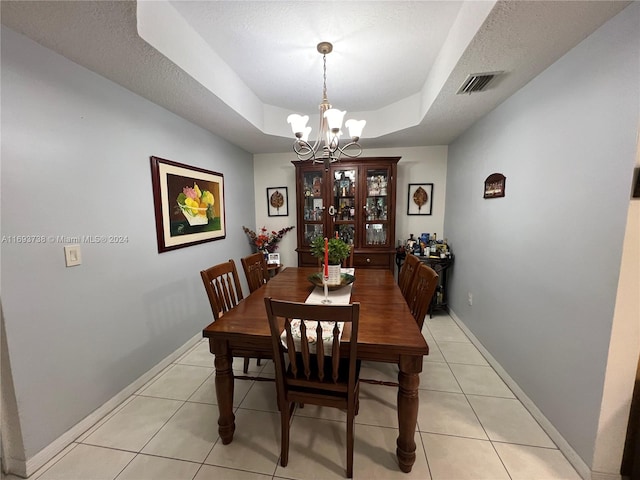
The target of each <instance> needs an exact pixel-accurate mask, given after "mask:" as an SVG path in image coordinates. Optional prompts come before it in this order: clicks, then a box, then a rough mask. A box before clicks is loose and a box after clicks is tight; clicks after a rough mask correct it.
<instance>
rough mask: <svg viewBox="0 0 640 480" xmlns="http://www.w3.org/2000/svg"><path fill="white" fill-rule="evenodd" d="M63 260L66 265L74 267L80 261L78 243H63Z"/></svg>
mask: <svg viewBox="0 0 640 480" xmlns="http://www.w3.org/2000/svg"><path fill="white" fill-rule="evenodd" d="M64 260H65V262H66V264H67V267H75V266H76V265H80V264H81V263H82V255H81V254H80V245H65V246H64Z"/></svg>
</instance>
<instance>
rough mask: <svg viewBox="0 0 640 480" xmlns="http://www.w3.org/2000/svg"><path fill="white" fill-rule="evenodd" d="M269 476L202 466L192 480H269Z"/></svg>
mask: <svg viewBox="0 0 640 480" xmlns="http://www.w3.org/2000/svg"><path fill="white" fill-rule="evenodd" d="M271 478H272V477H271V475H262V474H260V473H252V472H246V471H244V470H234V469H231V468H223V467H214V466H213V465H203V466H202V468H201V469H200V471H199V472H198V474H197V475H196V477H195V478H194V479H193V480H271Z"/></svg>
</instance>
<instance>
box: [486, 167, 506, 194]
mask: <svg viewBox="0 0 640 480" xmlns="http://www.w3.org/2000/svg"><path fill="white" fill-rule="evenodd" d="M506 181H507V177H505V176H504V175H502V174H501V173H492V174H491V175H489V176H488V177H487V179H486V180H485V181H484V198H498V197H504V184H505V182H506Z"/></svg>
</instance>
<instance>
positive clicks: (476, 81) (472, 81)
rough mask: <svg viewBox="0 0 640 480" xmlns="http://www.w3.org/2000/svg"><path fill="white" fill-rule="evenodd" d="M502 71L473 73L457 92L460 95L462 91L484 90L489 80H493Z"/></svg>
mask: <svg viewBox="0 0 640 480" xmlns="http://www.w3.org/2000/svg"><path fill="white" fill-rule="evenodd" d="M501 73H502V72H490V73H473V74H471V75H469V76H468V77H467V79H466V80H465V81H464V83H463V84H462V86H461V87H460V88H459V89H458V92H457V93H458V95H460V94H462V93H475V92H482V91H484V89H485V88H486V87H487V85H488V84H489V82H491V80H493V78H494V77H495V76H496V75H499V74H501Z"/></svg>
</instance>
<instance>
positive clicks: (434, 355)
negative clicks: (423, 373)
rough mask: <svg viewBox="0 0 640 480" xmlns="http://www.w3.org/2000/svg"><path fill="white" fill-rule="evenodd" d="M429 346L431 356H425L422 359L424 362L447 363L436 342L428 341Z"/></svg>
mask: <svg viewBox="0 0 640 480" xmlns="http://www.w3.org/2000/svg"><path fill="white" fill-rule="evenodd" d="M427 345H429V355H425V356H424V357H422V360H423V361H426V362H440V363H444V362H446V360H445V359H444V356H443V355H442V352H441V351H440V349H439V348H438V344H437V343H436V341H435V340H433V339H431V340H427Z"/></svg>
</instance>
